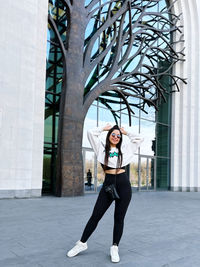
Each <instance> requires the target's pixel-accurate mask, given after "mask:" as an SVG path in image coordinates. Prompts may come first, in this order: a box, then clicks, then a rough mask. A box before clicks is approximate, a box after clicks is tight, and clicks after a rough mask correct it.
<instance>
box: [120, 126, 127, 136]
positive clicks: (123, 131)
mask: <svg viewBox="0 0 200 267" xmlns="http://www.w3.org/2000/svg"><path fill="white" fill-rule="evenodd" d="M120 131H121V133H122V134H125V135H127V132H126V131H125V130H124V127H120Z"/></svg>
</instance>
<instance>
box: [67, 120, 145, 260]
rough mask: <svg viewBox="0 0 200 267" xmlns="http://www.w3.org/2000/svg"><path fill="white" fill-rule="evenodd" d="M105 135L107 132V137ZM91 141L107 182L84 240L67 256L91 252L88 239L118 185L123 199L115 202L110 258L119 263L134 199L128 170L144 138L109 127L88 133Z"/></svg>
mask: <svg viewBox="0 0 200 267" xmlns="http://www.w3.org/2000/svg"><path fill="white" fill-rule="evenodd" d="M105 132H107V134H106V136H105ZM88 139H89V141H90V144H91V146H92V148H93V150H94V152H95V154H96V156H97V160H98V161H99V162H100V163H101V165H102V168H103V170H104V172H105V180H104V183H103V186H102V188H101V190H100V192H99V196H98V198H97V201H96V204H95V206H94V210H93V212H92V215H91V217H90V219H89V221H88V223H87V224H86V226H85V229H84V231H83V234H82V237H81V239H80V240H79V241H77V242H76V245H75V246H74V247H73V248H72V249H71V250H70V251H69V252H68V253H67V256H68V257H74V256H76V255H77V254H78V253H80V252H81V251H84V250H86V249H87V248H88V247H87V240H88V238H89V237H90V236H91V234H92V233H93V231H94V230H95V228H96V227H97V224H98V222H99V221H100V219H101V218H102V217H103V215H104V213H105V212H106V210H107V209H108V208H109V206H110V205H111V203H112V202H113V199H112V198H111V196H110V194H109V193H108V192H107V190H106V188H107V186H110V185H113V184H114V185H115V188H116V191H117V194H118V196H119V198H118V199H115V212H114V229H113V242H112V246H111V248H110V256H111V261H112V262H119V261H120V258H119V254H118V245H119V242H120V239H121V236H122V233H123V226H124V218H125V215H126V211H127V209H128V205H129V203H130V200H131V196H132V191H131V184H130V181H129V179H128V177H127V175H126V172H125V167H126V165H128V164H129V163H130V162H131V161H132V160H133V156H134V152H135V151H136V150H137V148H138V147H139V146H140V144H141V142H142V141H143V138H142V137H140V136H139V135H135V134H133V133H131V132H129V131H128V130H127V131H126V130H125V129H124V128H123V127H121V128H119V127H118V126H117V125H115V126H113V127H112V126H111V125H110V124H107V125H106V126H105V127H102V128H100V127H97V128H95V129H92V130H90V131H88Z"/></svg>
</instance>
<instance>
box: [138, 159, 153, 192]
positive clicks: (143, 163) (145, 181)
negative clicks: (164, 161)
mask: <svg viewBox="0 0 200 267" xmlns="http://www.w3.org/2000/svg"><path fill="white" fill-rule="evenodd" d="M138 190H139V191H152V190H156V158H155V157H153V156H143V155H140V156H139V160H138Z"/></svg>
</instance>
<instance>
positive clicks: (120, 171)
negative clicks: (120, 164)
mask: <svg viewBox="0 0 200 267" xmlns="http://www.w3.org/2000/svg"><path fill="white" fill-rule="evenodd" d="M123 172H125V170H124V169H119V170H117V174H120V173H123ZM105 173H108V174H116V169H112V170H106V171H105Z"/></svg>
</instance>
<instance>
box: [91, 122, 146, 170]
mask: <svg viewBox="0 0 200 267" xmlns="http://www.w3.org/2000/svg"><path fill="white" fill-rule="evenodd" d="M131 130H132V129H131V127H129V128H127V129H126V132H127V135H124V134H123V137H122V138H123V139H122V144H121V152H122V167H123V166H126V165H128V164H129V163H130V162H131V161H133V157H134V155H135V152H136V151H137V149H138V147H139V146H140V144H141V143H142V142H143V140H144V138H142V137H141V136H140V135H135V134H133V133H132V132H131ZM107 133H108V131H103V127H96V128H94V129H91V130H89V131H88V132H87V134H88V139H89V142H90V144H91V146H92V148H93V150H94V152H95V154H96V156H97V160H98V161H99V162H100V163H102V164H104V158H105V143H106V136H107ZM117 160H118V148H116V147H111V150H110V156H109V157H108V166H109V167H111V168H116V167H117Z"/></svg>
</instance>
